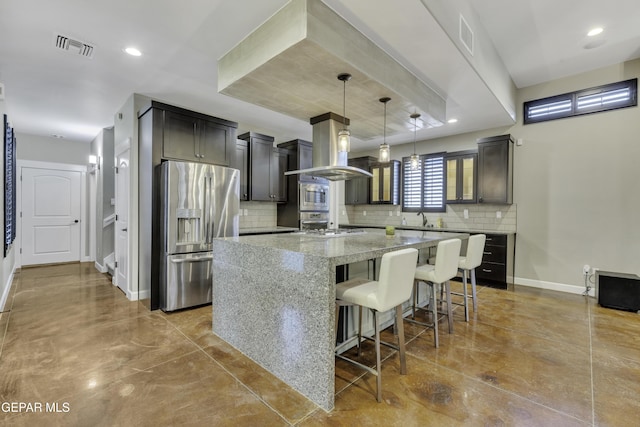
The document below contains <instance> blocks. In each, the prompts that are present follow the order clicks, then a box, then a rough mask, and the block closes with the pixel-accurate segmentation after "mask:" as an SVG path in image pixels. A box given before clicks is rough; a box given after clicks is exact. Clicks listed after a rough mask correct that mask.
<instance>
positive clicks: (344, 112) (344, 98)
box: [342, 80, 347, 129]
mask: <svg viewBox="0 0 640 427" xmlns="http://www.w3.org/2000/svg"><path fill="white" fill-rule="evenodd" d="M342 125H343V126H344V128H345V129H346V128H347V81H346V80H343V81H342Z"/></svg>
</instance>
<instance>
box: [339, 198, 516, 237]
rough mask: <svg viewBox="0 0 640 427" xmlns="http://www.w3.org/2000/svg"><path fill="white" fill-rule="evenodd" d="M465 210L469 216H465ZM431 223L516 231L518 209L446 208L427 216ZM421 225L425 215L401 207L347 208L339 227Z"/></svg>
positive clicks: (475, 228) (464, 206)
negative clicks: (403, 209)
mask: <svg viewBox="0 0 640 427" xmlns="http://www.w3.org/2000/svg"><path fill="white" fill-rule="evenodd" d="M465 210H466V211H467V215H466V216H465ZM425 216H426V218H427V221H428V224H433V225H434V226H436V224H437V221H438V219H439V218H442V223H443V224H442V226H443V228H451V229H456V230H487V231H505V232H515V231H516V219H517V206H516V205H515V204H513V205H487V204H474V205H471V204H470V205H447V211H446V212H430V213H425ZM403 218H404V219H405V220H406V223H407V225H414V226H420V225H422V215H417V214H416V213H415V212H402V208H401V207H400V206H391V205H347V206H341V207H340V224H364V225H366V224H371V225H396V226H397V225H401V224H402V219H403Z"/></svg>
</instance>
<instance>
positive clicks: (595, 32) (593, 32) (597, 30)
mask: <svg viewBox="0 0 640 427" xmlns="http://www.w3.org/2000/svg"><path fill="white" fill-rule="evenodd" d="M603 31H604V29H603V28H602V27H596V28H592V29H591V30H590V31H589V32H588V33H587V35H588V36H589V37H593V36H597V35H598V34H600V33H601V32H603Z"/></svg>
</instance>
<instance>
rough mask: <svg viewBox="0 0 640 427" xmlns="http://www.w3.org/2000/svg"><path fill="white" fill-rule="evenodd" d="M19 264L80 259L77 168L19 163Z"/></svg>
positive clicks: (78, 179)
mask: <svg viewBox="0 0 640 427" xmlns="http://www.w3.org/2000/svg"><path fill="white" fill-rule="evenodd" d="M21 174H22V195H21V198H22V230H21V231H22V265H32V264H50V263H60V262H72V261H80V177H81V173H80V172H77V171H65V170H55V169H39V168H29V167H23V168H22V169H21Z"/></svg>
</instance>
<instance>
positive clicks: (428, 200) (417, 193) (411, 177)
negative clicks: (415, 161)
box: [402, 153, 446, 212]
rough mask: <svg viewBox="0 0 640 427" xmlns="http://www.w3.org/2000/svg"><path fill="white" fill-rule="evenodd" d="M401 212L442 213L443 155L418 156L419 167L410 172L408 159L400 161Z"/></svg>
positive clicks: (443, 207) (443, 206)
mask: <svg viewBox="0 0 640 427" xmlns="http://www.w3.org/2000/svg"><path fill="white" fill-rule="evenodd" d="M402 176H403V179H402V210H403V211H405V212H420V211H423V212H444V211H445V210H446V206H445V202H444V181H445V180H444V153H437V154H427V155H422V156H420V162H419V167H418V169H417V170H411V163H410V158H409V157H404V158H403V159H402Z"/></svg>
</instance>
